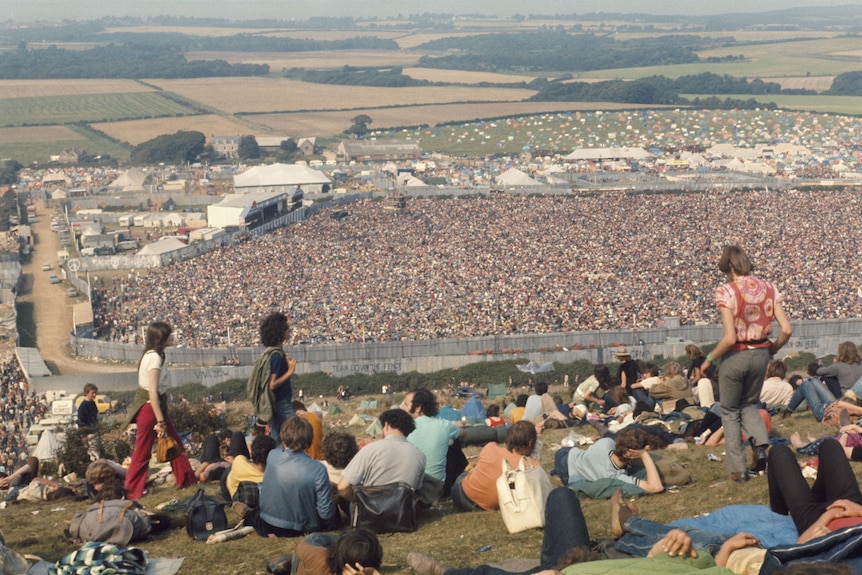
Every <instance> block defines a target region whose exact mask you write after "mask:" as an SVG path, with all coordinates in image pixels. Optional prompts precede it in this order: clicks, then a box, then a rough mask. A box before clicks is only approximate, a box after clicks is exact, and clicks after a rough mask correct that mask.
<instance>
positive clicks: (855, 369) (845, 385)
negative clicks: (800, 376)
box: [817, 341, 862, 397]
mask: <svg viewBox="0 0 862 575" xmlns="http://www.w3.org/2000/svg"><path fill="white" fill-rule="evenodd" d="M817 375H819V376H821V377H823V378H835V382H837V383H838V387H839V388H840V392H841V393H840V394H838V395H835V397H841V395H842V394H844V393H846V392H847V391H848V390H850V389H852V388H853V384H854V383H856V382H857V381H858V380H859V378H862V356H860V355H859V349H858V348H857V347H856V344H855V343H853V342H852V341H842V342H841V343H839V344H838V353H837V354H836V355H835V359H834V360H833V361H832V365H825V366H823V367H821V368H820V369H818V370H817ZM829 383H830V382H829V381H827V382H826V384H827V385H829ZM830 391H832V393H833V394H835V392H836V391H839V390H837V389H835V387H834V382H833V386H830Z"/></svg>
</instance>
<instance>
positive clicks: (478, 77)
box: [403, 68, 536, 84]
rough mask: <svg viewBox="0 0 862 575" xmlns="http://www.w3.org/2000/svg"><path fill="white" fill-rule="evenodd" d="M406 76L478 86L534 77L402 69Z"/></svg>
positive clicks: (531, 79) (532, 78)
mask: <svg viewBox="0 0 862 575" xmlns="http://www.w3.org/2000/svg"><path fill="white" fill-rule="evenodd" d="M403 72H404V74H405V75H406V76H410V77H411V78H415V79H416V80H428V81H429V82H447V83H452V84H479V83H480V82H488V83H495V84H503V83H507V82H509V83H511V82H531V81H533V80H535V79H536V76H535V75H525V76H522V75H519V74H497V73H494V72H470V71H467V70H441V69H437V68H404V70H403Z"/></svg>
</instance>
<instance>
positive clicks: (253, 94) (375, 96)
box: [150, 78, 535, 115]
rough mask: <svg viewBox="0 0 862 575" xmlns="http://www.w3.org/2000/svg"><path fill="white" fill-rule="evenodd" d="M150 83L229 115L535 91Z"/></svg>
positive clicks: (494, 98) (228, 81)
mask: <svg viewBox="0 0 862 575" xmlns="http://www.w3.org/2000/svg"><path fill="white" fill-rule="evenodd" d="M150 83H152V84H154V85H157V86H159V87H161V88H163V89H165V90H168V91H171V92H175V93H177V94H180V95H182V96H184V97H186V98H189V99H190V100H196V101H198V102H201V103H203V104H205V105H207V106H209V107H211V108H214V109H217V110H222V111H225V112H227V113H230V114H237V113H241V112H289V111H300V110H358V109H362V108H369V107H385V106H409V105H417V104H448V103H453V102H501V101H502V102H517V101H520V100H523V99H525V98H528V97H530V96H532V95H533V94H534V93H535V92H534V91H533V90H523V89H506V88H470V87H458V86H455V87H452V86H439V87H438V86H428V87H419V88H369V87H356V86H336V85H322V84H310V83H307V82H300V81H297V80H288V79H283V78H201V79H193V80H152V81H150ZM354 115H355V114H354Z"/></svg>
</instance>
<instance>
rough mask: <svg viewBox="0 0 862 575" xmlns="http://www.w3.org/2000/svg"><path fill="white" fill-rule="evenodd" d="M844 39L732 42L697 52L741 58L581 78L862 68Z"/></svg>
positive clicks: (819, 73)
mask: <svg viewBox="0 0 862 575" xmlns="http://www.w3.org/2000/svg"><path fill="white" fill-rule="evenodd" d="M847 47H848V41H847V39H846V38H827V39H817V40H799V41H786V42H775V43H767V44H748V45H735V46H730V47H728V48H721V49H715V50H704V51H701V52H699V53H698V55H699V56H700V57H701V58H709V57H719V58H720V57H724V56H738V55H740V54H741V55H743V56H744V57H745V59H744V60H743V61H734V62H699V63H694V64H679V65H672V66H648V67H644V68H617V69H614V70H595V71H589V72H582V73H580V74H579V76H582V77H585V78H604V79H613V78H625V79H634V78H644V77H647V76H653V75H663V76H667V77H669V78H677V77H679V76H684V75H688V74H699V73H701V72H713V73H715V74H728V75H731V76H737V77H739V76H743V77H746V78H763V79H764V80H771V79H773V78H782V77H788V76H807V75H808V74H811V75H812V76H815V77H823V76H829V77H831V76H835V75H837V74H841V73H844V72H851V71H855V70H858V69H860V67H862V58H859V57H858V56H857V57H853V58H850V57H847V56H842V57H840V58H838V57H836V56H838V54H839V53H845V52H847Z"/></svg>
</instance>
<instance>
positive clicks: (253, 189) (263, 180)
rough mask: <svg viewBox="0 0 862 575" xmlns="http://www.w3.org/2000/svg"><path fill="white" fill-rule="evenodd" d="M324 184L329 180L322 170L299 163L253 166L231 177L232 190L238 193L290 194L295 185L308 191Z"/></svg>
mask: <svg viewBox="0 0 862 575" xmlns="http://www.w3.org/2000/svg"><path fill="white" fill-rule="evenodd" d="M324 184H331V182H330V180H329V178H327V177H326V175H325V174H324V173H323V172H321V171H319V170H315V169H312V168H309V167H308V166H303V165H299V164H271V165H268V166H255V167H254V168H250V169H248V170H246V171H245V172H243V173H241V174H237V175H236V176H234V177H233V187H234V191H235V192H236V193H238V194H259V193H263V192H284V193H287V194H290V193H292V192H293V190H295V189H296V186H297V185H299V186H302V189H303V190H305V191H308V192H319V191H321V189H322V188H323V185H324Z"/></svg>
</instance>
